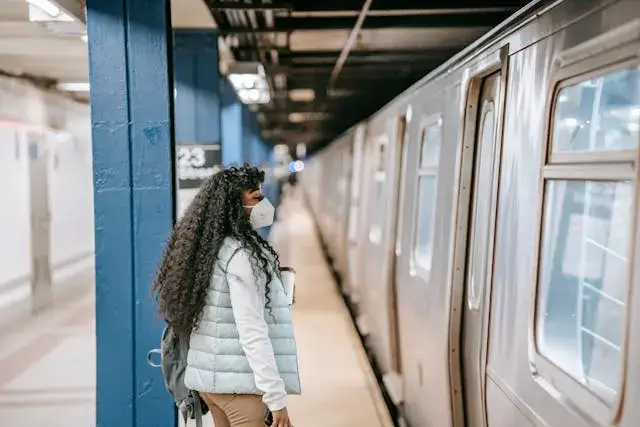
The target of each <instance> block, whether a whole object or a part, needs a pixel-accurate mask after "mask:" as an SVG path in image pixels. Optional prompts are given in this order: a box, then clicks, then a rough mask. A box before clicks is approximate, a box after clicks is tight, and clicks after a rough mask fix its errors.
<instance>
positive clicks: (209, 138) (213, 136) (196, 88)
mask: <svg viewBox="0 0 640 427" xmlns="http://www.w3.org/2000/svg"><path fill="white" fill-rule="evenodd" d="M173 40H174V51H173V57H174V60H173V64H174V81H175V88H176V102H175V130H176V142H177V143H182V142H186V143H199V144H206V143H219V142H220V103H221V100H220V93H219V92H220V76H219V71H218V69H219V66H218V34H217V33H216V32H215V31H208V30H176V31H175V32H174V36H173Z"/></svg>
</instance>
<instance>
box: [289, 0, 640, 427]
mask: <svg viewBox="0 0 640 427" xmlns="http://www.w3.org/2000/svg"><path fill="white" fill-rule="evenodd" d="M639 66H640V1H638V0H556V1H534V2H532V3H530V4H529V5H528V6H526V7H525V8H523V9H522V10H520V11H519V12H518V13H516V14H515V15H514V16H512V17H511V18H509V19H508V20H507V21H505V22H504V23H502V24H501V25H500V26H498V27H497V28H495V29H494V30H492V31H491V32H489V33H488V34H486V35H485V36H484V37H483V38H481V39H479V40H478V41H476V42H475V43H474V44H472V45H470V46H469V47H468V48H466V49H465V50H464V51H462V52H460V53H459V54H457V55H456V56H454V57H453V58H451V59H450V60H449V61H448V62H446V63H445V64H443V65H442V66H440V67H439V68H438V69H436V70H434V71H433V72H431V73H430V74H428V75H427V76H425V77H424V78H423V79H421V80H420V81H419V82H417V83H416V84H415V85H413V86H412V87H411V88H409V89H408V90H406V91H405V92H404V93H402V94H400V95H399V96H398V97H396V98H395V99H394V100H393V101H391V102H390V103H389V104H387V105H386V106H385V107H384V108H382V109H381V110H380V111H378V112H377V113H376V114H374V115H373V116H372V117H370V118H368V119H367V120H365V121H363V122H362V123H358V124H357V125H355V126H354V127H353V128H351V129H350V130H348V131H347V132H345V133H344V134H343V135H341V136H340V137H339V138H337V139H336V140H335V141H333V142H332V143H331V144H328V145H327V146H326V147H325V148H324V149H322V150H320V151H319V152H317V153H314V154H313V155H312V156H311V157H310V158H309V159H308V160H307V164H306V168H305V171H304V172H303V173H302V175H301V177H300V183H301V186H302V188H303V192H304V194H305V198H306V200H307V203H308V205H309V208H310V210H311V213H312V215H313V216H314V218H315V221H316V224H317V227H318V230H319V233H320V235H321V237H322V240H323V241H324V242H325V246H326V250H327V252H328V254H329V258H330V259H331V260H332V263H333V268H334V269H335V271H336V272H337V273H338V274H339V277H340V278H341V282H342V284H341V290H342V292H343V293H344V296H345V298H346V299H347V301H348V302H349V303H350V305H351V306H352V307H353V311H354V312H355V316H356V317H357V322H356V324H357V326H358V329H359V330H360V332H361V334H362V335H363V336H364V337H365V343H366V345H367V348H368V351H369V352H370V353H371V354H372V357H373V359H374V360H375V364H376V366H377V368H378V370H379V372H380V375H381V377H382V381H381V383H382V384H383V386H384V389H385V390H386V392H387V394H388V396H389V401H390V402H392V403H391V405H392V408H393V410H394V412H397V414H398V423H399V424H400V425H407V426H412V427H462V426H466V427H484V426H488V427H528V426H529V427H534V426H536V427H538V426H547V427H577V426H614V425H615V426H623V427H633V426H637V425H638V423H640V405H637V404H636V403H637V398H638V396H640V364H638V362H637V361H638V360H640V292H637V291H638V290H640V286H639V280H640V278H639V275H638V272H639V271H638V270H639V266H640V258H639V257H640V251H638V250H636V248H637V247H638V244H639V243H640V241H639V239H638V235H639V234H638V222H639V220H640V217H639V215H638V205H639V202H638V186H637V182H638V162H639V158H638V156H639V150H638V139H639V137H640V68H639ZM634 360H635V362H634ZM634 402H635V403H634Z"/></svg>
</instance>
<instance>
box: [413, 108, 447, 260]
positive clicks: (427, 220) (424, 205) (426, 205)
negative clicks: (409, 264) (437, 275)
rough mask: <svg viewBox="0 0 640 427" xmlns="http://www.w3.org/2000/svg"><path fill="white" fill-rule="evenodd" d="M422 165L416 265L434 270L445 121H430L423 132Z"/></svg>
mask: <svg viewBox="0 0 640 427" xmlns="http://www.w3.org/2000/svg"><path fill="white" fill-rule="evenodd" d="M420 139H421V146H420V165H419V169H418V210H417V216H416V230H417V233H416V240H415V247H414V259H415V263H416V264H417V265H418V266H419V267H421V268H423V269H425V270H428V271H430V270H431V262H432V258H433V254H432V247H433V226H434V219H435V212H436V193H437V192H436V189H437V183H438V164H439V163H440V145H441V144H442V118H440V117H436V118H432V119H431V120H428V121H427V122H426V125H425V126H424V127H423V128H422V131H421V138H420Z"/></svg>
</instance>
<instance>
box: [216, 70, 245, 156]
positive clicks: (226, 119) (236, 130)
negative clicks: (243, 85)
mask: <svg viewBox="0 0 640 427" xmlns="http://www.w3.org/2000/svg"><path fill="white" fill-rule="evenodd" d="M220 92H221V94H222V112H221V114H220V121H221V123H220V124H221V136H222V143H221V146H222V163H223V164H225V165H231V164H242V163H243V162H244V159H245V150H244V146H243V118H244V114H243V110H244V108H243V107H244V106H243V104H242V103H241V102H240V101H239V100H238V98H237V96H236V93H235V91H234V90H233V86H231V83H230V82H229V80H227V79H226V78H225V79H222V82H221V84H220Z"/></svg>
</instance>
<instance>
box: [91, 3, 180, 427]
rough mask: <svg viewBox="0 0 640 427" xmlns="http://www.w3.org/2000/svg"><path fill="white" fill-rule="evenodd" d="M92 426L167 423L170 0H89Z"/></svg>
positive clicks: (170, 419) (170, 420)
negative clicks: (159, 307)
mask: <svg viewBox="0 0 640 427" xmlns="http://www.w3.org/2000/svg"><path fill="white" fill-rule="evenodd" d="M87 23H88V35H89V64H90V73H91V109H92V118H91V121H92V137H93V163H94V203H95V233H96V236H95V248H96V335H97V337H96V342H97V414H96V416H97V423H96V424H97V426H98V427H134V426H135V427H147V426H148V427H170V426H171V427H173V426H175V425H176V413H175V410H174V409H175V407H174V405H173V402H172V400H171V399H170V397H169V395H168V394H167V392H166V390H165V387H164V383H163V380H162V376H161V372H160V370H159V369H157V368H156V369H154V368H151V367H150V366H149V365H148V363H147V353H148V351H149V350H150V349H152V348H156V347H158V344H159V340H160V333H161V331H162V328H163V324H162V322H161V321H159V320H158V317H157V314H156V309H155V304H154V302H153V300H152V298H151V297H150V286H151V283H152V281H153V277H154V275H155V272H156V267H157V262H158V259H159V257H160V254H161V252H162V249H163V246H164V242H165V240H166V238H167V237H168V235H169V233H170V231H171V227H172V224H173V218H174V204H173V179H172V170H173V167H172V153H173V142H172V134H173V129H172V118H171V115H172V113H171V110H172V96H171V94H172V92H173V89H172V79H171V77H170V76H171V72H170V62H169V60H168V58H169V57H170V56H169V53H168V51H169V50H170V49H169V48H170V37H169V36H170V34H171V29H170V28H171V26H170V13H169V2H168V0H88V1H87Z"/></svg>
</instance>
